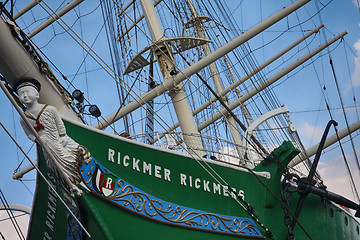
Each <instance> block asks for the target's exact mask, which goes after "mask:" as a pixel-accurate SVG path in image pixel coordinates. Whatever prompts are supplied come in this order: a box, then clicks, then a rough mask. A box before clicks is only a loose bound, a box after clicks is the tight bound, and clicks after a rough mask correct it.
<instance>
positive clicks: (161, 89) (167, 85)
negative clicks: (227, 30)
mask: <svg viewBox="0 0 360 240" xmlns="http://www.w3.org/2000/svg"><path fill="white" fill-rule="evenodd" d="M309 1H310V0H298V1H296V2H295V3H293V4H291V5H289V6H287V7H286V8H284V9H282V10H281V11H279V12H277V13H276V14H274V15H272V16H271V17H269V18H268V19H267V20H265V21H263V22H261V23H259V24H258V25H256V26H254V27H253V28H251V29H250V30H249V31H247V32H245V33H244V34H241V35H240V36H238V37H236V38H235V39H233V40H232V41H230V42H229V43H227V44H226V45H224V46H222V47H221V48H219V49H217V50H216V51H214V52H212V53H211V54H210V55H208V56H207V57H204V58H203V59H201V60H199V61H198V62H196V63H194V64H193V65H191V66H189V67H188V68H186V69H184V70H182V71H181V72H180V73H179V74H176V75H175V76H173V77H170V78H167V79H165V81H164V82H163V83H162V84H160V85H158V86H156V87H155V88H154V89H153V90H151V91H148V92H147V93H146V94H144V95H142V96H140V97H139V98H137V99H135V100H134V101H132V102H130V103H129V104H128V105H126V106H124V107H122V108H121V109H119V110H116V111H115V112H114V113H112V114H110V115H109V116H107V117H106V118H105V119H103V120H102V121H100V122H98V123H97V124H95V125H94V127H95V128H99V129H103V128H106V127H107V126H109V125H110V124H112V123H113V122H115V121H117V120H119V119H120V118H122V117H123V116H125V115H127V114H128V113H130V112H132V111H134V110H135V109H137V108H139V107H141V106H142V105H144V104H145V103H146V102H148V101H150V100H151V99H154V98H155V97H157V96H159V95H161V94H163V93H165V92H166V91H168V90H169V89H173V88H174V87H175V86H176V85H177V84H179V83H181V82H182V81H184V80H185V79H188V78H189V77H190V76H192V75H193V74H195V73H196V72H198V71H200V70H201V69H203V68H204V67H206V66H208V65H209V64H210V63H212V62H214V61H216V60H217V59H219V58H221V57H222V56H224V55H225V54H227V53H229V52H231V51H232V50H234V49H235V48H237V47H238V46H240V45H241V44H243V43H244V42H246V41H248V40H250V39H251V38H253V37H254V36H255V35H256V34H258V33H260V32H262V31H263V30H265V29H267V28H268V27H270V26H272V25H273V24H275V23H277V22H278V21H280V20H281V19H283V18H285V17H286V16H287V15H289V14H290V13H292V12H294V11H295V10H297V9H299V8H301V7H302V6H304V5H305V4H306V3H308V2H309Z"/></svg>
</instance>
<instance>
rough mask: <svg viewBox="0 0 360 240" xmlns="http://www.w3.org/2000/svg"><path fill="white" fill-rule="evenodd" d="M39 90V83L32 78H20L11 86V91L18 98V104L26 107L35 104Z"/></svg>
mask: <svg viewBox="0 0 360 240" xmlns="http://www.w3.org/2000/svg"><path fill="white" fill-rule="evenodd" d="M40 88H41V85H40V83H39V82H38V81H37V80H35V79H33V78H22V79H20V80H18V81H16V83H15V84H14V86H13V89H14V90H15V92H16V93H17V95H18V96H19V100H20V102H21V103H23V104H25V105H26V106H30V105H33V104H34V103H35V102H37V100H38V99H39V91H40Z"/></svg>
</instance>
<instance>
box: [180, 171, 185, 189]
mask: <svg viewBox="0 0 360 240" xmlns="http://www.w3.org/2000/svg"><path fill="white" fill-rule="evenodd" d="M180 184H181V185H184V186H186V175H185V174H182V173H180Z"/></svg>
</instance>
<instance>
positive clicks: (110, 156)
mask: <svg viewBox="0 0 360 240" xmlns="http://www.w3.org/2000/svg"><path fill="white" fill-rule="evenodd" d="M114 155H115V151H114V150H112V149H111V148H109V151H108V160H109V161H110V162H114Z"/></svg>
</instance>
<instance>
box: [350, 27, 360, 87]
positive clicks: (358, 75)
mask: <svg viewBox="0 0 360 240" xmlns="http://www.w3.org/2000/svg"><path fill="white" fill-rule="evenodd" d="M359 27H360V24H359ZM353 46H354V48H355V50H356V57H355V58H354V72H353V73H352V75H351V84H350V82H349V83H348V84H347V85H348V86H347V89H348V90H349V89H350V87H351V85H352V86H353V87H359V86H360V60H359V58H360V39H359V40H358V41H357V42H356V43H355V44H354V45H353Z"/></svg>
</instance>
